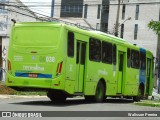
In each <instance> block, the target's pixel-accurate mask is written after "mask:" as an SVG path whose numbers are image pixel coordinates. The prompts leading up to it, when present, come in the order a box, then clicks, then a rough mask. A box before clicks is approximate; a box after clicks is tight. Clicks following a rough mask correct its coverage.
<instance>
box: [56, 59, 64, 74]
mask: <svg viewBox="0 0 160 120" xmlns="http://www.w3.org/2000/svg"><path fill="white" fill-rule="evenodd" d="M62 66H63V61H62V62H60V63H58V66H57V71H56V75H59V74H60V73H61V72H62Z"/></svg>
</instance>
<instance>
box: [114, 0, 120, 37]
mask: <svg viewBox="0 0 160 120" xmlns="http://www.w3.org/2000/svg"><path fill="white" fill-rule="evenodd" d="M120 1H121V0H118V6H117V16H116V24H115V33H114V35H115V36H118V26H119V11H120Z"/></svg>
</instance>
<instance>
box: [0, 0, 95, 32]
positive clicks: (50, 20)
mask: <svg viewBox="0 0 160 120" xmlns="http://www.w3.org/2000/svg"><path fill="white" fill-rule="evenodd" d="M0 5H1V2H0ZM9 6H11V5H9ZM12 7H16V6H15V5H14V6H12ZM16 8H17V7H16ZM0 9H2V8H0ZM18 9H22V8H19V7H18ZM3 10H7V11H11V12H15V13H18V14H21V15H25V16H28V17H31V18H35V19H39V20H42V21H48V22H52V21H55V22H62V23H65V24H68V25H72V26H77V27H79V28H81V29H85V30H96V29H94V28H90V27H86V26H81V25H79V24H76V23H71V22H67V21H64V20H60V19H56V18H52V17H49V16H46V15H43V16H46V17H45V18H46V19H44V18H40V17H35V16H32V15H27V14H24V13H22V12H17V11H15V10H11V9H7V8H5V9H3ZM23 10H27V9H23ZM27 11H28V12H31V11H29V10H27ZM33 13H36V12H33ZM36 14H37V13H36ZM38 14H39V13H38Z"/></svg>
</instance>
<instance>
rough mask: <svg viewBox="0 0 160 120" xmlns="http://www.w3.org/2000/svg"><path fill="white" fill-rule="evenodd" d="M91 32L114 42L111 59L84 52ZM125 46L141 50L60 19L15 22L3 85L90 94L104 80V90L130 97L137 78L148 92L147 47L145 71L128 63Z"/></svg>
mask: <svg viewBox="0 0 160 120" xmlns="http://www.w3.org/2000/svg"><path fill="white" fill-rule="evenodd" d="M21 28H22V29H21ZM16 29H17V30H16ZM29 30H30V32H28V31H29ZM47 31H48V32H47ZM27 32H28V33H27ZM34 32H35V33H34ZM44 33H45V34H44ZM69 33H71V34H72V35H73V36H72V35H71V36H72V37H73V38H72V39H73V44H74V48H73V50H74V55H73V56H69V55H68V39H70V37H68V36H69ZM91 38H94V39H97V40H99V41H100V42H101V45H102V42H107V43H110V44H112V45H115V46H116V64H113V63H110V64H108V63H103V62H102V60H100V61H93V60H91V59H90V58H89V55H90V49H89V48H90V45H89V44H90V39H91ZM48 39H49V40H48ZM24 41H25V42H24ZM46 41H47V42H46ZM53 41H54V42H53ZM45 42H46V43H45ZM52 42H53V43H52ZM37 43H38V44H37ZM128 48H129V49H131V50H133V51H137V52H144V51H145V50H144V49H140V48H139V47H137V46H134V45H131V44H128V43H127V42H125V41H124V40H122V39H120V38H117V37H113V36H110V35H107V34H105V33H103V34H102V33H99V32H95V31H87V30H83V29H79V28H77V27H73V26H70V25H65V24H61V23H22V24H17V25H15V27H13V30H12V36H11V41H10V45H9V53H8V69H7V79H6V85H7V86H10V87H13V86H14V87H19V88H25V87H27V88H30V87H31V88H45V89H50V90H60V91H64V92H65V93H67V94H69V95H74V94H75V93H83V94H84V95H90V96H91V95H92V96H93V95H95V93H96V88H97V84H98V82H99V81H104V82H103V85H104V86H105V95H106V96H131V97H132V96H137V95H138V88H139V84H140V83H144V85H145V86H147V85H148V86H147V87H146V91H145V92H146V93H147V92H148V94H151V92H152V87H153V81H152V80H153V76H152V75H151V74H152V73H153V69H152V68H153V55H152V53H150V52H149V51H146V58H147V59H146V64H147V67H146V68H147V69H146V76H145V75H144V72H145V71H142V70H141V69H140V68H134V67H131V66H130V67H128V66H127V62H128V61H127V57H128V56H127V52H128V51H127V49H128ZM101 52H102V51H101ZM101 57H102V56H101ZM112 57H113V56H112ZM81 61H84V62H81ZM145 80H146V82H145Z"/></svg>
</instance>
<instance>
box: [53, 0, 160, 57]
mask: <svg viewBox="0 0 160 120" xmlns="http://www.w3.org/2000/svg"><path fill="white" fill-rule="evenodd" d="M53 1H54V17H55V18H63V19H71V18H72V19H73V18H79V19H80V18H81V19H82V20H85V21H86V23H87V24H88V25H89V26H90V27H92V28H95V29H97V30H101V31H103V32H108V33H111V34H114V33H115V27H116V20H117V19H118V24H117V25H118V36H119V37H121V38H124V39H126V40H128V41H129V42H131V43H132V44H136V45H138V46H141V47H144V48H147V49H149V50H151V51H152V52H153V54H154V56H155V57H156V56H157V55H156V54H157V49H155V48H157V40H158V36H157V35H156V34H155V33H154V32H153V31H152V30H150V29H149V28H148V27H147V24H148V23H149V22H150V21H151V20H155V21H159V18H160V16H159V4H158V3H157V2H160V0H152V1H150V0H120V5H119V7H120V9H119V11H118V13H119V15H118V18H117V8H118V0H53Z"/></svg>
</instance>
